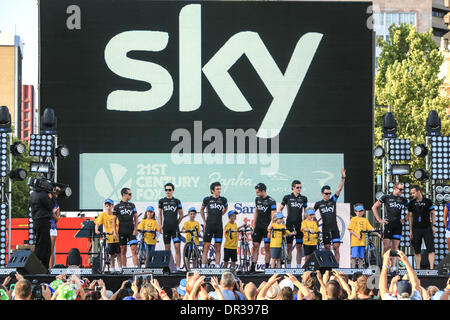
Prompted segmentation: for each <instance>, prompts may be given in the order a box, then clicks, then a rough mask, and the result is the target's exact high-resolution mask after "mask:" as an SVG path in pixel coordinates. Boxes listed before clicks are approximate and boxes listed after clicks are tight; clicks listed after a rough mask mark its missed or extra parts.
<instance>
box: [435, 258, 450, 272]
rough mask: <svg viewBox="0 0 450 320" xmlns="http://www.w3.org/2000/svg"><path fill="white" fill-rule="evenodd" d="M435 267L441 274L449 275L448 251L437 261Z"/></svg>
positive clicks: (449, 260) (449, 259) (449, 261)
mask: <svg viewBox="0 0 450 320" xmlns="http://www.w3.org/2000/svg"><path fill="white" fill-rule="evenodd" d="M436 269H437V270H438V274H439V275H441V276H449V275H450V253H449V254H448V255H447V256H446V257H445V258H444V259H442V260H441V262H439V263H438V265H437V267H436Z"/></svg>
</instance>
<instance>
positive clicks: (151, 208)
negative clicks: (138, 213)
mask: <svg viewBox="0 0 450 320" xmlns="http://www.w3.org/2000/svg"><path fill="white" fill-rule="evenodd" d="M145 210H146V211H152V212H155V208H153V207H152V206H148V207H147V208H146V209H145Z"/></svg>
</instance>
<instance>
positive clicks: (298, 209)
mask: <svg viewBox="0 0 450 320" xmlns="http://www.w3.org/2000/svg"><path fill="white" fill-rule="evenodd" d="M291 189H292V193H291V194H288V195H285V196H284V197H283V200H282V201H281V205H280V208H279V210H278V211H279V212H282V211H283V209H284V207H285V206H287V218H286V228H287V229H289V230H292V229H295V232H296V234H295V247H296V249H297V268H300V265H301V261H302V243H303V233H302V231H301V225H302V217H303V212H304V210H305V209H306V208H307V206H308V198H307V197H305V196H303V195H301V194H300V192H301V190H302V183H301V182H300V181H299V180H294V181H292V184H291ZM293 241H294V236H292V235H290V236H288V237H287V238H286V242H287V251H288V264H287V267H288V268H290V267H291V260H292V242H293Z"/></svg>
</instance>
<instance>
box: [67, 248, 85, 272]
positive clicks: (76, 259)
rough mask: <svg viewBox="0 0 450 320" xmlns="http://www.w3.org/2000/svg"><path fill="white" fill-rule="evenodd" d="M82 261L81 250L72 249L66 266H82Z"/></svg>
mask: <svg viewBox="0 0 450 320" xmlns="http://www.w3.org/2000/svg"><path fill="white" fill-rule="evenodd" d="M81 262H82V261H81V254H80V250H78V249H77V248H72V249H70V251H69V255H68V256H67V259H66V266H67V267H69V266H77V267H80V268H81Z"/></svg>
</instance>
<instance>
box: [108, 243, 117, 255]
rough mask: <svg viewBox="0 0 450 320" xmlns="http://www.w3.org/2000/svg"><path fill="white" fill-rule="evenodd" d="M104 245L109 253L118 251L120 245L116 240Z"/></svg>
mask: <svg viewBox="0 0 450 320" xmlns="http://www.w3.org/2000/svg"><path fill="white" fill-rule="evenodd" d="M106 247H107V250H108V253H109V254H111V255H113V254H119V253H120V245H119V243H118V242H113V243H107V244H106Z"/></svg>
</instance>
